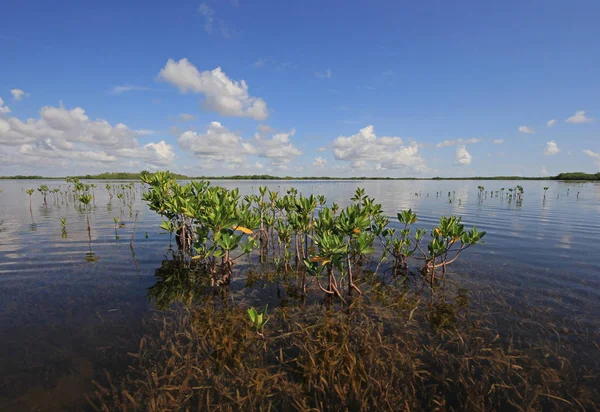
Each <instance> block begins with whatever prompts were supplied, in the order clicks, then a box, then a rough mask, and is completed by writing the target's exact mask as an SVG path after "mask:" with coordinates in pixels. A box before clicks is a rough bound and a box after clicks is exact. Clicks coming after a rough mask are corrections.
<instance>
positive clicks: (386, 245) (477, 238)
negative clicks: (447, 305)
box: [142, 172, 485, 301]
mask: <svg viewBox="0 0 600 412" xmlns="http://www.w3.org/2000/svg"><path fill="white" fill-rule="evenodd" d="M142 181H143V182H145V183H146V184H147V185H149V188H148V191H147V192H146V193H144V199H145V200H146V201H147V202H148V204H149V207H150V209H151V210H154V211H155V212H157V213H158V214H160V215H161V216H163V217H164V220H163V222H162V223H161V225H160V227H161V228H162V229H164V230H166V231H168V232H170V233H171V234H172V235H174V236H175V240H176V243H177V251H176V254H175V255H176V256H177V258H178V259H180V260H181V261H183V262H185V263H186V264H190V265H191V264H194V265H200V266H201V267H203V268H204V269H205V270H206V272H207V273H209V274H210V275H211V279H212V282H211V284H213V285H226V284H229V283H230V282H231V280H232V276H233V266H234V263H235V262H236V261H237V260H238V259H239V258H241V257H243V256H247V257H248V259H249V261H251V257H250V255H251V252H252V251H253V250H254V249H258V255H259V256H260V262H261V263H272V264H275V265H276V267H277V269H278V270H282V271H283V272H288V271H290V270H295V271H296V272H297V273H298V274H299V275H300V277H299V279H300V281H301V285H300V289H301V291H302V294H306V288H307V275H309V276H310V278H311V279H312V280H314V284H315V285H316V286H318V290H321V291H322V292H324V293H325V294H326V296H328V297H331V298H333V297H338V298H339V299H341V300H342V301H344V297H343V292H342V291H343V290H344V288H346V290H347V294H348V295H352V294H353V293H358V294H360V293H361V290H360V287H359V286H358V285H357V283H356V279H355V272H356V271H355V269H354V268H355V267H356V266H358V267H360V268H366V267H369V266H370V265H372V266H373V267H374V269H375V272H377V270H379V268H380V266H381V264H382V262H384V261H385V260H387V259H388V257H391V258H392V265H391V266H392V268H393V270H394V273H396V274H397V273H406V270H407V268H408V262H409V259H411V263H413V262H415V263H418V265H419V268H420V271H421V273H422V274H423V276H425V277H426V279H428V281H429V284H430V285H432V286H433V284H434V282H435V280H436V279H437V278H438V275H437V273H438V272H440V271H441V273H442V276H441V278H444V277H445V275H446V268H447V266H448V265H450V264H452V263H453V262H455V261H456V260H457V259H458V257H459V256H460V255H461V253H462V252H463V251H464V250H466V249H467V248H469V247H471V246H473V245H475V244H478V243H481V239H482V238H483V236H484V235H485V232H480V231H478V230H477V228H475V227H473V229H472V230H470V231H467V230H466V229H465V227H464V225H463V224H462V222H461V219H460V218H457V217H455V216H450V217H442V218H441V219H440V221H439V224H438V225H437V227H435V228H433V229H432V230H431V232H430V233H429V236H427V232H426V231H425V230H424V229H416V228H413V226H414V224H415V223H416V222H417V216H416V214H415V213H413V212H412V210H408V211H403V212H400V213H398V215H397V218H398V223H397V224H396V225H398V224H399V225H400V228H399V229H396V228H393V227H391V226H392V225H391V224H390V221H389V219H388V217H386V216H385V215H384V213H383V209H382V206H381V205H380V204H378V203H376V202H375V199H373V198H371V197H369V196H367V195H366V194H365V192H364V189H360V188H359V189H357V190H356V193H355V195H354V197H353V198H352V199H351V204H349V205H348V206H347V207H345V208H344V209H342V210H340V208H339V206H338V205H337V204H335V203H334V204H331V205H327V202H326V199H325V197H324V196H314V195H311V196H308V197H305V196H302V194H298V193H297V191H296V190H295V189H289V190H288V191H287V192H286V194H285V195H281V194H280V193H279V192H275V191H270V190H268V189H267V188H266V187H261V188H259V194H253V195H248V196H245V197H244V198H243V199H242V198H241V196H240V194H239V192H238V190H237V189H233V190H228V189H225V188H223V187H219V186H211V185H210V184H209V183H208V182H205V181H192V182H190V183H189V184H186V185H180V184H178V183H177V182H176V181H175V179H174V178H173V176H172V175H171V174H170V173H169V172H157V173H154V174H150V173H145V174H143V175H142ZM449 195H450V193H449ZM376 242H377V243H376ZM377 246H381V247H380V248H378V247H377ZM378 250H380V251H382V252H381V253H382V255H381V256H377V257H378V258H377V259H374V256H375V255H376V253H377V251H378ZM358 272H361V271H358Z"/></svg>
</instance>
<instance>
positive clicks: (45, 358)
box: [0, 180, 600, 410]
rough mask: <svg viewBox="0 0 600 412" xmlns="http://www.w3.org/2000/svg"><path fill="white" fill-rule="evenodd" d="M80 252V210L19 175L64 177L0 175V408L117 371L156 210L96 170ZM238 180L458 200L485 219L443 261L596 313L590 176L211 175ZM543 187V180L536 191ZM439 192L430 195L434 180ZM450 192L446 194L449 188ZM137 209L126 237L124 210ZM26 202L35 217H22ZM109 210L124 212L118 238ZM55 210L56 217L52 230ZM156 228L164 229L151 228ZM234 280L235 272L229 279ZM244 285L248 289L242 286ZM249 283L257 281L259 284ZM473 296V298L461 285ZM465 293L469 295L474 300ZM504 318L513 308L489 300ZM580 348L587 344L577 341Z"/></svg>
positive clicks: (551, 305) (466, 213)
mask: <svg viewBox="0 0 600 412" xmlns="http://www.w3.org/2000/svg"><path fill="white" fill-rule="evenodd" d="M93 183H96V184H97V185H98V186H99V187H98V188H96V190H95V202H94V206H93V212H92V213H91V227H92V231H91V237H92V242H91V250H92V251H93V253H94V254H95V256H96V257H97V258H98V259H97V261H95V262H88V261H86V254H87V253H88V252H89V248H90V245H89V244H88V233H87V226H86V221H85V219H86V218H85V213H84V212H82V211H81V210H80V208H79V206H77V205H74V204H73V201H69V202H68V204H67V203H64V202H63V201H62V200H60V201H57V202H54V199H53V196H52V194H50V195H48V197H47V203H48V204H47V205H44V204H43V198H42V195H41V194H40V193H39V192H37V191H36V193H35V194H34V195H33V199H32V213H30V209H29V196H28V195H27V194H26V193H25V189H27V188H37V187H39V185H41V184H46V185H48V186H49V187H50V189H52V188H54V187H57V186H58V185H61V186H62V187H63V188H65V187H66V183H65V182H62V181H52V180H50V181H25V180H16V181H8V180H4V181H0V189H2V190H3V191H2V193H0V336H1V337H2V339H1V340H0V410H36V409H38V408H39V409H64V408H78V407H79V406H80V405H85V403H84V398H83V393H91V391H93V386H92V385H91V383H90V380H91V379H94V378H95V379H97V378H98V376H101V375H103V372H102V369H103V368H107V370H109V371H113V372H118V371H119V370H123V369H124V368H126V365H127V359H128V358H127V352H130V351H135V350H136V349H137V347H136V345H135V340H133V339H131V338H132V336H137V335H138V334H140V333H141V331H142V330H143V327H144V326H143V319H144V318H147V316H145V315H148V314H149V313H151V311H154V310H156V308H155V307H154V306H153V304H152V303H150V302H149V300H148V296H147V293H148V288H149V287H151V286H152V285H154V284H155V283H156V282H157V279H156V277H155V271H156V270H157V269H158V268H159V267H160V266H161V262H162V261H163V260H164V258H165V255H166V254H167V253H168V250H169V243H170V240H169V235H168V234H165V233H164V231H161V230H160V229H159V228H158V224H159V223H160V218H159V216H157V215H156V214H155V213H154V212H152V211H150V210H148V208H147V207H146V205H145V203H144V202H143V200H141V186H140V185H139V184H138V185H137V188H136V194H135V199H134V200H133V206H132V208H131V210H130V209H129V207H128V206H127V205H125V204H124V203H122V202H120V201H119V199H117V198H116V197H115V198H113V199H112V201H110V202H109V196H108V193H107V191H106V189H105V188H104V186H105V184H106V183H113V184H121V183H122V182H105V181H96V182H93ZM215 183H216V184H219V185H223V186H225V187H228V188H233V187H239V188H240V192H241V193H242V194H246V193H252V192H256V191H257V188H258V186H259V185H266V186H268V187H269V188H270V189H278V190H280V191H284V190H285V189H287V188H289V187H295V188H297V189H298V191H299V192H300V193H302V194H304V195H308V194H311V193H314V194H324V195H325V196H326V197H327V199H328V203H331V202H336V203H338V204H340V205H341V206H342V207H343V206H344V205H346V204H348V203H349V199H350V198H351V197H352V195H353V193H354V190H355V189H356V187H363V188H365V189H366V192H367V194H369V195H370V196H372V197H374V198H375V199H376V201H377V202H379V203H381V204H382V205H383V209H384V211H385V212H386V213H387V214H388V215H389V216H390V217H395V214H396V213H397V212H398V211H399V210H402V209H407V208H412V209H413V211H415V212H416V213H417V215H418V217H419V221H418V222H417V225H416V226H417V227H423V228H426V229H428V230H429V229H431V228H432V227H434V226H435V224H436V222H437V220H438V218H439V216H441V215H449V214H456V215H458V216H461V217H462V218H463V221H464V223H465V224H466V226H467V227H470V226H472V225H474V224H475V225H477V227H478V229H480V230H485V231H487V235H486V237H485V239H484V240H485V241H486V243H485V244H484V245H481V246H477V247H474V248H473V249H470V250H468V251H466V252H465V253H464V254H463V256H462V259H461V260H459V262H457V264H456V265H453V267H452V271H453V273H454V274H455V276H456V278H457V279H461V281H463V282H464V283H465V287H467V288H469V287H470V286H469V285H474V284H477V285H478V287H481V285H483V286H486V285H489V286H490V287H493V288H494V290H498V291H500V293H505V299H506V300H507V301H509V302H510V305H511V306H512V307H519V306H520V305H522V306H523V307H525V306H527V307H529V308H535V309H536V310H539V311H540V312H543V313H545V314H547V315H548V316H549V318H550V319H552V320H553V321H555V323H556V324H557V325H562V324H564V325H567V326H568V324H569V322H576V323H577V325H579V328H581V329H589V330H598V328H599V326H600V325H599V321H598V320H597V318H598V315H599V314H600V299H599V298H600V287H599V286H600V256H599V255H598V246H597V239H598V233H599V229H600V185H598V184H594V183H585V184H576V183H561V182H544V181H539V182H538V181H519V182H509V181H357V182H355V181H294V182H289V181H268V182H251V181H218V182H215ZM517 184H520V185H522V186H523V187H524V189H525V195H524V200H523V202H522V204H520V205H518V204H516V202H515V201H514V200H513V201H512V202H509V201H508V199H507V196H506V195H505V196H504V197H503V198H502V197H495V196H494V197H490V196H489V195H488V197H487V198H485V199H483V200H482V201H479V200H478V195H477V193H478V190H477V186H478V185H483V186H485V188H486V189H487V190H494V191H495V190H499V189H500V188H502V187H504V188H509V187H514V186H516V185H517ZM543 187H549V190H548V191H547V194H546V199H545V200H544V191H543ZM438 192H439V195H436V193H438ZM448 192H450V197H449V196H448ZM136 211H139V215H138V220H137V224H136V230H135V241H134V244H133V248H131V247H130V241H131V237H132V229H133V220H134V215H135V213H136ZM31 214H32V215H33V222H32V217H31ZM114 217H121V220H122V221H123V222H124V226H123V227H118V228H117V232H118V236H119V239H115V227H114V221H113V218H114ZM60 218H66V219H67V223H66V231H67V236H66V237H63V236H62V231H61V223H60ZM161 232H162V233H161ZM238 287H242V286H238ZM252 293H255V292H249V295H252ZM256 293H259V292H256ZM471 301H472V302H473V301H474V298H473V297H472V298H471ZM473 304H476V302H473ZM497 321H498V323H499V324H502V325H504V326H503V327H505V328H507V329H511V321H513V318H512V315H509V314H498V320H497ZM584 349H585V348H584Z"/></svg>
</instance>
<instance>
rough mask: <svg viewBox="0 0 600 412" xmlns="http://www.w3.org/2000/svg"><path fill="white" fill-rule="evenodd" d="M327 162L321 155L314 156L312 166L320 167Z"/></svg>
mask: <svg viewBox="0 0 600 412" xmlns="http://www.w3.org/2000/svg"><path fill="white" fill-rule="evenodd" d="M326 164H327V159H324V158H322V157H320V156H319V157H315V161H314V162H313V166H315V167H321V166H325V165H326Z"/></svg>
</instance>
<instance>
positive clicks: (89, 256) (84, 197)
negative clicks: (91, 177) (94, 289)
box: [79, 192, 98, 262]
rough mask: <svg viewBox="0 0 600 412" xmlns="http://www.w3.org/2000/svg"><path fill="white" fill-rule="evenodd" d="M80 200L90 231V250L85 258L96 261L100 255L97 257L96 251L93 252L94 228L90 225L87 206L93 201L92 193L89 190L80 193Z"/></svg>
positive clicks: (88, 230)
mask: <svg viewBox="0 0 600 412" xmlns="http://www.w3.org/2000/svg"><path fill="white" fill-rule="evenodd" d="M79 201H80V202H81V204H82V205H83V207H84V208H85V217H86V221H87V232H88V246H89V249H90V252H89V253H88V254H87V255H86V258H85V260H86V261H88V262H95V261H96V260H98V257H96V255H94V253H93V252H92V228H91V225H90V213H89V211H88V208H87V206H88V205H89V204H90V202H91V201H92V195H90V194H89V193H87V192H86V193H83V194H81V195H79Z"/></svg>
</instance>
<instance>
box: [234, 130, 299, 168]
mask: <svg viewBox="0 0 600 412" xmlns="http://www.w3.org/2000/svg"><path fill="white" fill-rule="evenodd" d="M295 134H296V130H295V129H292V130H290V131H289V132H273V133H272V136H271V137H268V136H267V135H266V133H263V132H261V131H260V129H259V131H258V132H257V133H255V134H254V139H253V140H252V141H250V142H247V143H245V144H244V147H245V149H246V150H247V151H248V153H250V154H252V155H255V156H259V157H266V158H268V159H270V160H271V163H272V166H274V167H281V166H283V165H285V164H287V163H289V162H290V161H292V160H293V159H294V158H295V157H296V156H299V155H301V154H302V151H300V150H299V149H298V148H297V147H295V146H294V145H293V143H292V142H291V141H290V137H292V136H294V135H295Z"/></svg>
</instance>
